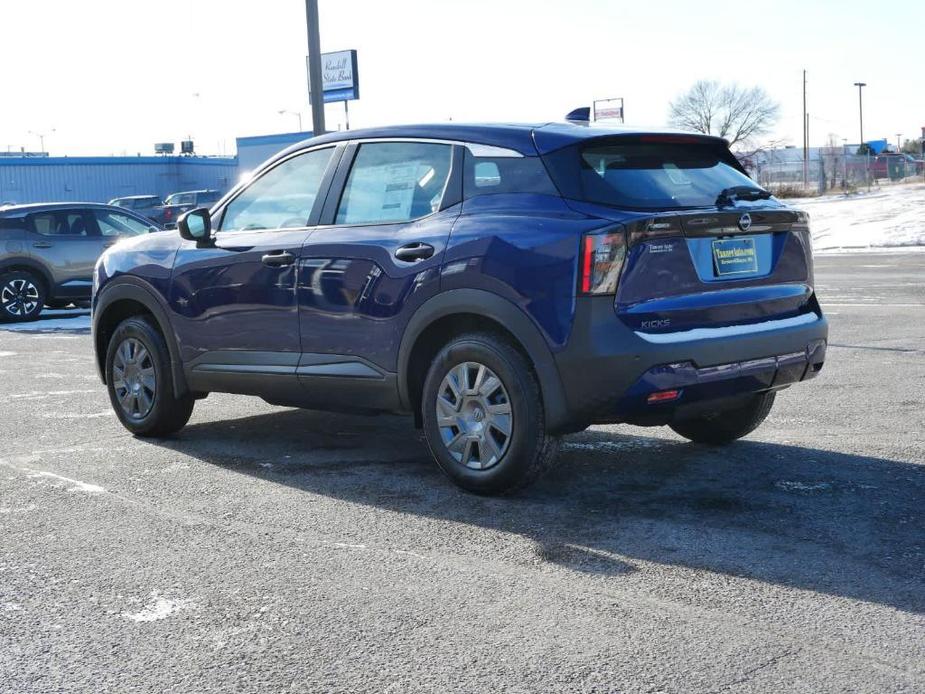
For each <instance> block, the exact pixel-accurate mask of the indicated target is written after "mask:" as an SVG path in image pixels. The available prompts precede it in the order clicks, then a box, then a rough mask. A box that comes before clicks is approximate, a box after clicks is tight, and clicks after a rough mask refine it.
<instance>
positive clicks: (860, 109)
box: [854, 82, 867, 147]
mask: <svg viewBox="0 0 925 694" xmlns="http://www.w3.org/2000/svg"><path fill="white" fill-rule="evenodd" d="M854 86H855V87H857V88H858V114H859V115H860V118H861V146H862V147H863V146H864V98H863V96H862V95H861V90H862V89H864V87H866V86H867V82H855V83H854Z"/></svg>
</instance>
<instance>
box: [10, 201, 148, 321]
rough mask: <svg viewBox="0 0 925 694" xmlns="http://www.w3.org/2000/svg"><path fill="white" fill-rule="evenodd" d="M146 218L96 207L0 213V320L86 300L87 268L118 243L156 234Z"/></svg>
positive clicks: (74, 204) (85, 205) (88, 286)
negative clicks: (142, 235) (127, 239)
mask: <svg viewBox="0 0 925 694" xmlns="http://www.w3.org/2000/svg"><path fill="white" fill-rule="evenodd" d="M157 230H158V229H157V227H155V226H154V225H153V224H152V223H151V220H150V219H146V218H145V217H142V216H140V215H137V214H135V213H134V212H130V211H128V210H125V209H122V208H120V207H114V206H112V205H101V204H96V203H81V202H72V203H68V202H59V203H46V204H38V205H12V206H8V207H4V208H2V209H0V321H24V320H32V319H35V318H38V316H39V314H40V313H41V311H42V307H43V306H45V305H48V306H51V307H60V306H66V305H67V304H69V303H71V302H74V301H88V300H89V299H90V293H91V284H92V276H93V265H94V264H95V263H96V260H97V258H99V256H100V254H102V252H103V251H104V250H106V248H108V247H109V246H112V245H113V244H114V243H116V242H117V241H119V240H120V239H123V238H126V237H130V236H138V235H140V234H147V233H148V232H149V231H157Z"/></svg>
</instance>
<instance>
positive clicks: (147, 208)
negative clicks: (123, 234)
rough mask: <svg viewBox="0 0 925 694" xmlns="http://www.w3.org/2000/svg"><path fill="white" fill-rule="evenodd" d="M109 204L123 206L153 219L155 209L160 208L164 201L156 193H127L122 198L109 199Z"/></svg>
mask: <svg viewBox="0 0 925 694" xmlns="http://www.w3.org/2000/svg"><path fill="white" fill-rule="evenodd" d="M109 204H110V205H115V206H117V207H124V208H125V209H127V210H132V211H133V212H137V213H138V214H141V215H144V216H145V217H148V218H149V219H153V216H154V214H155V210H157V209H158V208H160V207H161V206H162V205H163V204H164V203H163V202H162V201H161V199H160V198H159V197H158V196H156V195H127V196H125V197H122V198H114V199H112V200H110V201H109Z"/></svg>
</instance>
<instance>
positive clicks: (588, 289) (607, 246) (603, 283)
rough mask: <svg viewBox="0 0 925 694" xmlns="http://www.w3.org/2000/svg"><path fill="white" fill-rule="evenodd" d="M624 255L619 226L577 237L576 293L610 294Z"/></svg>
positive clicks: (621, 231) (622, 233)
mask: <svg viewBox="0 0 925 694" xmlns="http://www.w3.org/2000/svg"><path fill="white" fill-rule="evenodd" d="M625 257H626V234H625V233H624V231H623V228H622V227H616V228H610V229H606V230H604V231H598V232H594V233H591V234H585V236H584V237H583V238H582V239H581V255H580V258H579V264H578V268H579V283H578V291H579V293H580V294H586V295H599V294H614V293H616V291H617V283H618V282H619V280H620V270H621V269H622V268H623V259H624V258H625Z"/></svg>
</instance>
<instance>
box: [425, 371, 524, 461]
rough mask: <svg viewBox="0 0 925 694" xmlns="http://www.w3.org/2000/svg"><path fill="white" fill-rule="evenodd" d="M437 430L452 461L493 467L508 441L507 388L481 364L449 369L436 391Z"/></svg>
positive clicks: (510, 418) (510, 428) (510, 426)
mask: <svg viewBox="0 0 925 694" xmlns="http://www.w3.org/2000/svg"><path fill="white" fill-rule="evenodd" d="M436 409H437V427H438V428H439V430H440V437H441V439H442V440H443V445H444V446H446V449H447V451H448V452H449V453H450V455H452V456H453V458H454V459H455V460H456V462H458V463H460V464H462V465H465V466H466V467H468V468H472V469H474V470H486V469H488V468H490V467H493V466H494V465H497V464H498V462H499V461H500V460H501V458H503V457H504V454H505V452H506V451H507V449H508V446H509V444H510V442H511V434H512V432H513V426H514V418H513V412H512V410H511V400H510V397H509V396H508V393H507V389H505V387H504V384H503V383H502V382H501V379H500V378H498V376H497V375H496V374H495V372H494V371H492V370H491V369H489V368H488V367H487V366H485V365H484V364H480V363H478V362H473V361H467V362H463V363H462V364H458V365H456V366H454V367H453V368H452V369H450V371H449V373H447V375H446V376H444V378H443V381H442V382H441V384H440V390H439V391H438V392H437V404H436Z"/></svg>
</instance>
